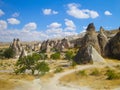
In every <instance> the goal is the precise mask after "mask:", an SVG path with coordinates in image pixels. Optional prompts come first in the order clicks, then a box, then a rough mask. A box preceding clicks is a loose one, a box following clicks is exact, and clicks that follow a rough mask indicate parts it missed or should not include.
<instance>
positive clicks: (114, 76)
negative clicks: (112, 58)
mask: <svg viewBox="0 0 120 90" xmlns="http://www.w3.org/2000/svg"><path fill="white" fill-rule="evenodd" d="M106 75H107V79H108V80H113V79H120V73H116V72H115V71H114V70H110V69H109V70H107V72H106Z"/></svg>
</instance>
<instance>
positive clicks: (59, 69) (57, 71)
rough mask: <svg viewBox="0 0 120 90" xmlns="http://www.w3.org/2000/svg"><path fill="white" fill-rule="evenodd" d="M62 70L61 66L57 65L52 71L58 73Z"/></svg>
mask: <svg viewBox="0 0 120 90" xmlns="http://www.w3.org/2000/svg"><path fill="white" fill-rule="evenodd" d="M62 71H63V68H61V67H57V68H56V70H55V71H54V73H60V72H62Z"/></svg>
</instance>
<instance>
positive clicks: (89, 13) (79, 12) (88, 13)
mask: <svg viewBox="0 0 120 90" xmlns="http://www.w3.org/2000/svg"><path fill="white" fill-rule="evenodd" d="M79 6H80V5H79V4H75V3H71V4H68V10H67V13H68V15H70V16H73V17H75V18H78V19H87V18H97V17H98V16H99V14H98V12H97V11H94V10H89V9H79Z"/></svg>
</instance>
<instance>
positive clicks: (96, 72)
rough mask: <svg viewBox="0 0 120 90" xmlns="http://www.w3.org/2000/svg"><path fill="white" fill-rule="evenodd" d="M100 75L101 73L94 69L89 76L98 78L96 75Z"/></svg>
mask: <svg viewBox="0 0 120 90" xmlns="http://www.w3.org/2000/svg"><path fill="white" fill-rule="evenodd" d="M100 73H101V72H100V71H99V70H98V69H97V68H95V69H94V70H93V71H92V72H91V74H90V75H93V76H98V75H100Z"/></svg>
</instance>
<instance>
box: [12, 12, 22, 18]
mask: <svg viewBox="0 0 120 90" xmlns="http://www.w3.org/2000/svg"><path fill="white" fill-rule="evenodd" d="M19 15H20V13H18V12H15V13H13V14H12V16H13V17H19Z"/></svg>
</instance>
